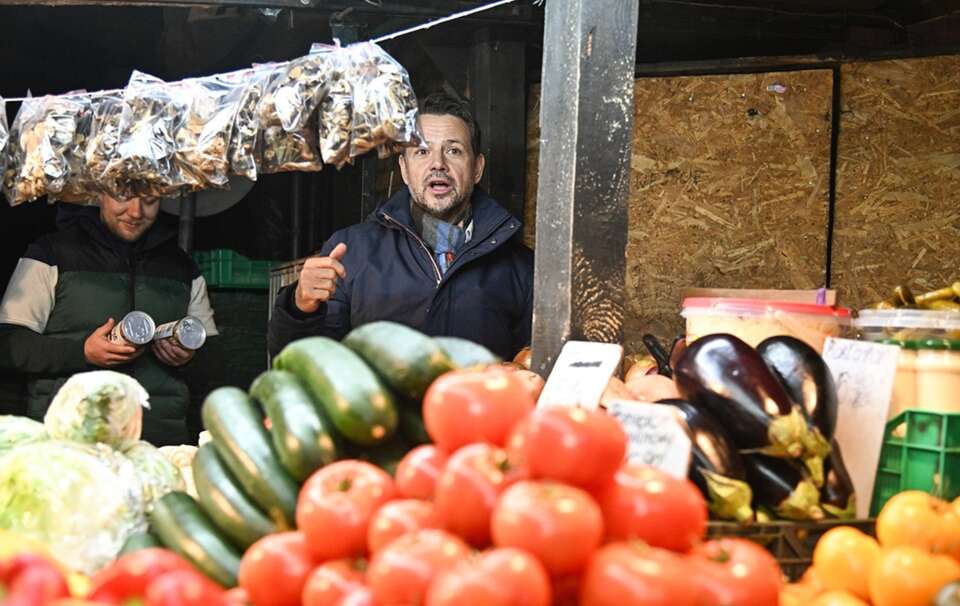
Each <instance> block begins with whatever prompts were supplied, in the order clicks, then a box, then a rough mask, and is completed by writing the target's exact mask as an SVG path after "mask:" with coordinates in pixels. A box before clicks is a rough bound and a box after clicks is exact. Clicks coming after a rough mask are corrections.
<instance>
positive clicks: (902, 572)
mask: <svg viewBox="0 0 960 606" xmlns="http://www.w3.org/2000/svg"><path fill="white" fill-rule="evenodd" d="M957 579H960V563H957V561H956V560H954V559H953V558H951V557H949V556H944V555H936V554H931V553H927V552H926V551H924V550H922V549H919V548H917V547H911V546H909V545H902V546H900V547H890V548H884V550H883V551H882V552H881V554H880V557H878V558H877V560H876V561H875V562H874V563H873V570H871V571H870V598H871V600H872V602H873V605H874V606H926V605H927V604H929V603H930V602H931V601H932V600H933V598H934V596H936V595H937V592H938V591H940V589H941V588H942V587H943V586H944V585H946V584H947V583H949V582H950V581H955V580H957Z"/></svg>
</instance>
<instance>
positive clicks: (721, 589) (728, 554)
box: [687, 539, 783, 606]
mask: <svg viewBox="0 0 960 606" xmlns="http://www.w3.org/2000/svg"><path fill="white" fill-rule="evenodd" d="M687 561H688V566H687V571H688V578H689V579H690V580H691V581H692V582H693V583H694V584H696V585H698V586H699V589H700V592H701V593H700V595H701V601H703V602H704V603H709V604H714V605H716V606H777V604H779V599H780V590H781V588H782V585H783V573H782V572H781V571H780V565H779V564H777V561H776V560H775V559H774V558H773V556H772V555H770V553H769V552H767V550H766V549H764V548H763V547H760V546H759V545H757V544H756V543H754V542H752V541H748V540H746V539H719V540H716V541H709V542H707V543H704V544H702V545H700V546H698V547H695V548H694V550H693V552H692V556H691V557H690V558H688V559H687Z"/></svg>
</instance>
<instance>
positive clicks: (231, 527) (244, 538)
mask: <svg viewBox="0 0 960 606" xmlns="http://www.w3.org/2000/svg"><path fill="white" fill-rule="evenodd" d="M191 469H192V471H193V483H194V484H195V485H196V487H197V501H199V502H200V506H201V507H203V510H204V511H205V512H206V514H207V515H208V516H210V519H211V520H213V523H214V525H216V527H217V528H219V529H220V530H221V531H223V534H225V535H226V536H227V537H228V538H229V539H230V541H231V542H232V543H233V544H234V545H236V546H237V547H239V548H240V549H246V548H247V547H250V546H251V545H253V543H254V542H256V541H257V540H258V539H259V538H261V537H263V536H265V535H268V534H270V533H273V532H279V530H280V529H279V528H278V527H277V525H276V524H275V523H274V522H273V521H272V520H270V518H268V517H267V515H266V514H265V513H263V511H261V510H260V509H259V508H258V507H257V505H256V504H255V503H254V502H253V501H251V500H250V498H249V497H248V496H247V495H245V494H244V493H243V489H241V488H240V486H239V485H238V484H237V481H236V480H235V479H234V478H233V476H232V475H231V474H230V470H229V469H227V466H226V465H225V464H224V462H223V460H222V459H221V458H220V455H219V454H217V448H216V446H214V444H213V443H212V442H207V443H206V444H204V445H203V446H201V447H200V448H199V449H197V454H196V455H194V457H193V463H192V464H191Z"/></svg>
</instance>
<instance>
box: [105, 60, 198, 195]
mask: <svg viewBox="0 0 960 606" xmlns="http://www.w3.org/2000/svg"><path fill="white" fill-rule="evenodd" d="M184 97H185V95H184V94H183V93H182V91H178V90H177V89H176V88H175V87H171V86H169V85H168V84H167V83H166V82H164V81H163V80H160V79H159V78H155V77H154V76H150V75H147V74H144V73H142V72H134V73H133V75H132V76H131V77H130V82H129V84H128V85H127V87H126V89H124V91H123V110H122V114H121V116H120V134H119V142H118V145H117V150H118V152H119V153H118V154H117V157H116V158H115V161H113V162H111V163H110V164H109V165H108V166H107V172H106V176H107V177H108V178H109V179H113V180H115V182H116V183H120V184H121V189H126V190H128V191H126V192H125V195H124V196H122V197H124V198H127V197H134V196H148V197H164V196H171V195H173V194H175V193H177V191H178V190H179V189H180V187H182V186H184V185H188V184H190V183H191V182H192V181H191V180H188V179H187V178H186V177H185V175H184V174H183V171H182V170H181V169H180V165H179V164H178V163H177V162H176V157H175V156H176V153H177V143H176V139H175V138H174V137H175V133H177V131H178V130H180V128H181V123H182V122H183V121H184V119H185V116H186V115H187V112H188V109H189V101H188V100H187V99H185V98H184ZM120 179H123V181H124V182H123V183H121V182H120Z"/></svg>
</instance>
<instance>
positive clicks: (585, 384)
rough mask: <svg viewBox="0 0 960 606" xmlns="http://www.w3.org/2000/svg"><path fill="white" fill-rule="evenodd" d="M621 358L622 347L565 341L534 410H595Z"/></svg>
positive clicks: (613, 344)
mask: <svg viewBox="0 0 960 606" xmlns="http://www.w3.org/2000/svg"><path fill="white" fill-rule="evenodd" d="M621 358H623V347H621V346H620V345H617V344H615V343H594V342H592V341H567V343H566V344H565V345H564V346H563V349H562V350H561V351H560V355H559V356H557V361H556V363H555V364H554V365H553V370H552V371H550V376H549V377H547V383H546V385H544V386H543V391H542V392H540V399H539V400H538V401H537V406H574V407H580V408H590V409H593V408H596V407H597V406H598V405H599V404H600V397H601V396H602V395H603V391H604V390H605V389H606V388H607V383H609V382H610V377H612V376H613V373H614V372H615V371H616V370H617V367H618V366H619V365H620V359H621Z"/></svg>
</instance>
